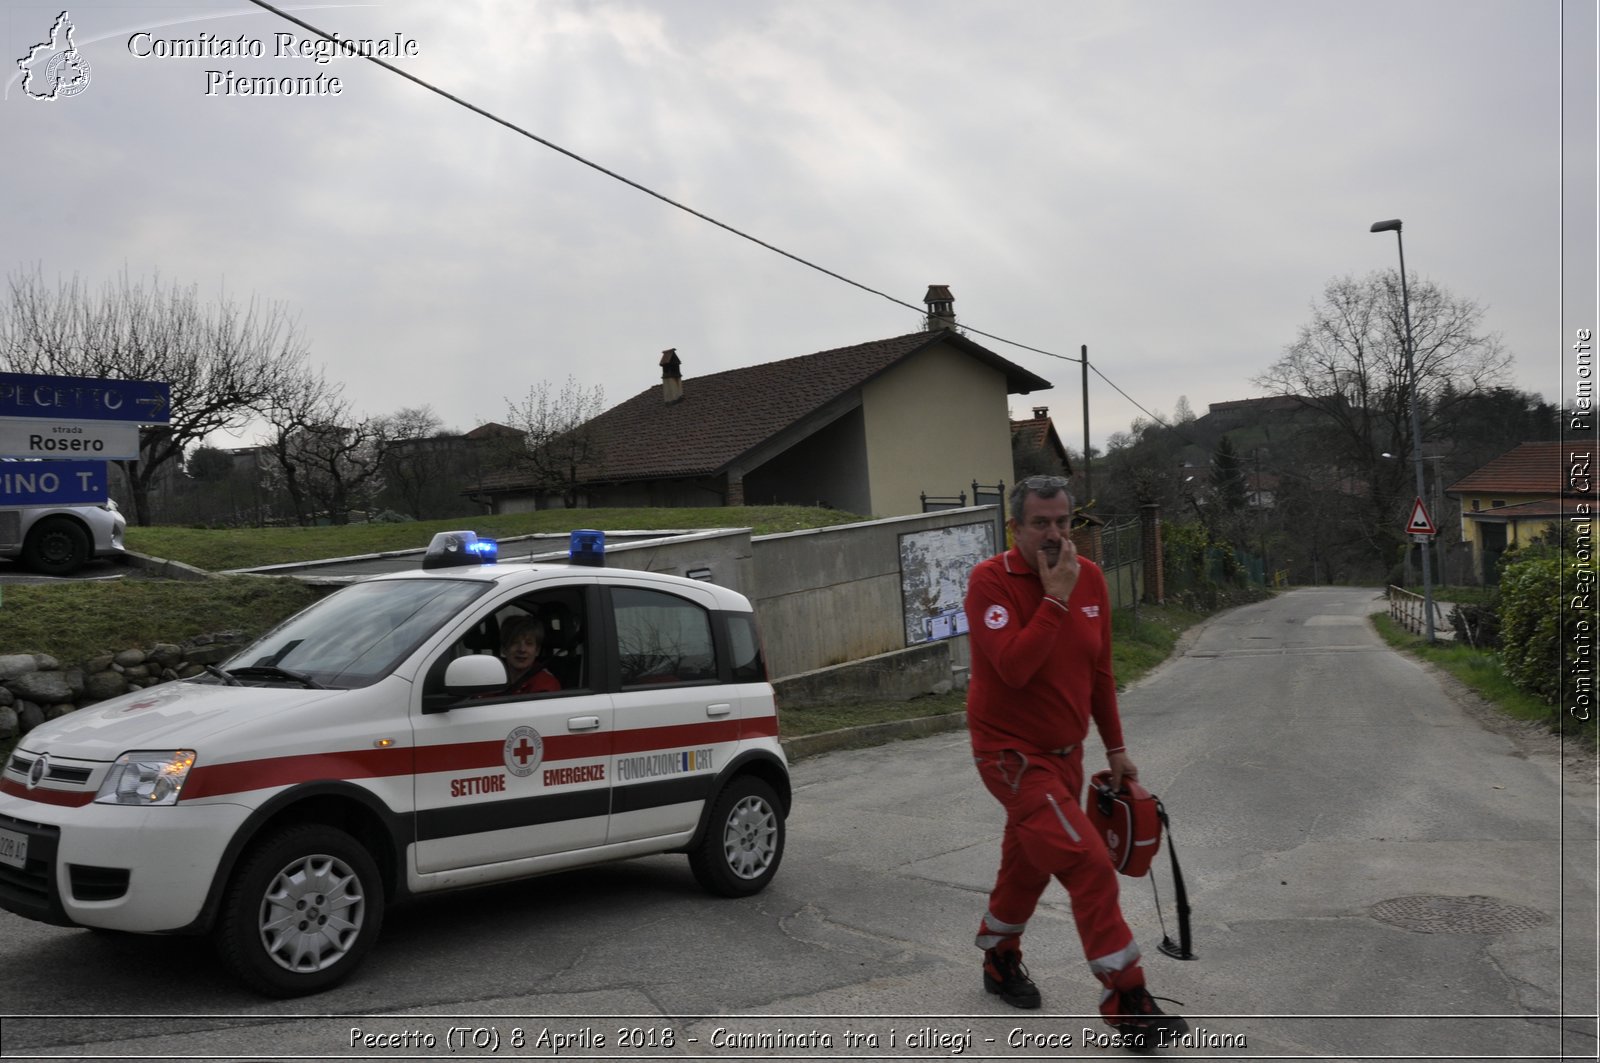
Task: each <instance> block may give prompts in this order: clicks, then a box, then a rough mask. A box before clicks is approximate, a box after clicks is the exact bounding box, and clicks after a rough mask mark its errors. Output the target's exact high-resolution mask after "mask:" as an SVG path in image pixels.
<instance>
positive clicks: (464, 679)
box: [444, 653, 508, 698]
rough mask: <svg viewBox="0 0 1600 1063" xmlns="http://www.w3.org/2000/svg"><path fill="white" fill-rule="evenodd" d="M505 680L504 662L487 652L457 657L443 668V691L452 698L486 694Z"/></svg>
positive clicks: (501, 685) (498, 687) (499, 686)
mask: <svg viewBox="0 0 1600 1063" xmlns="http://www.w3.org/2000/svg"><path fill="white" fill-rule="evenodd" d="M507 681H508V680H507V677H506V666H505V662H504V661H502V660H500V658H498V657H494V656H491V655H489V654H487V653H475V654H473V655H472V656H470V657H457V658H456V659H455V660H453V661H451V662H450V665H449V667H447V668H446V669H445V670H444V692H445V693H446V694H448V695H450V696H451V697H453V698H470V697H473V696H474V695H477V694H487V693H490V692H491V691H495V690H499V689H500V688H501V687H504V686H505V685H506V683H507Z"/></svg>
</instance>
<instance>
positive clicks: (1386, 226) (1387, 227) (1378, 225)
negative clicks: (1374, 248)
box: [1367, 218, 1400, 233]
mask: <svg viewBox="0 0 1600 1063" xmlns="http://www.w3.org/2000/svg"><path fill="white" fill-rule="evenodd" d="M1367 231H1368V232H1374V233H1397V232H1399V231H1400V219H1399V218H1390V219H1389V220H1388V221H1375V222H1373V223H1372V228H1371V229H1369V230H1367Z"/></svg>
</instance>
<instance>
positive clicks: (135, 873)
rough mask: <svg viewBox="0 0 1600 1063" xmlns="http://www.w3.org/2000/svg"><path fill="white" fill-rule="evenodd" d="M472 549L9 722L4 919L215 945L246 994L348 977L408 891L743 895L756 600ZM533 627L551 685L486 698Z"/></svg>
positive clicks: (461, 539)
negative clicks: (657, 877)
mask: <svg viewBox="0 0 1600 1063" xmlns="http://www.w3.org/2000/svg"><path fill="white" fill-rule="evenodd" d="M485 546H492V544H491V543H488V542H487V541H486V540H478V539H476V537H475V536H473V535H472V533H470V532H466V533H446V534H445V535H443V536H440V537H438V538H437V539H436V540H435V543H434V545H433V546H432V547H430V549H429V552H428V555H427V558H426V559H425V561H424V567H423V568H422V569H420V570H417V571H411V572H405V573H397V574H393V575H386V576H379V577H376V578H373V579H370V580H367V581H365V582H362V583H357V584H354V585H352V586H350V587H346V588H344V589H342V590H339V591H338V592H336V593H334V594H332V595H330V596H329V597H327V598H325V599H323V600H322V601H320V602H318V603H317V604H315V605H313V606H311V607H310V608H308V609H306V610H304V611H303V612H301V613H299V614H297V615H296V616H294V617H291V618H290V619H289V620H287V621H285V622H284V623H282V624H281V625H279V626H278V627H277V628H275V629H274V630H273V631H271V632H269V633H268V634H267V635H266V636H264V637H263V638H261V639H260V640H258V641H257V642H255V643H254V644H252V645H251V646H249V647H247V648H246V649H244V650H243V651H242V652H240V653H239V654H238V655H236V656H235V657H233V658H232V659H231V660H229V661H227V662H224V664H223V665H222V666H221V667H218V668H212V669H210V670H209V673H208V674H206V675H203V676H197V677H195V678H192V679H187V680H183V681H179V682H172V683H166V684H163V685H161V686H156V687H151V688H148V689H145V690H141V691H137V692H134V693H131V694H127V695H124V696H122V697H120V698H116V699H113V700H111V701H107V702H103V703H100V704H97V705H93V706H90V707H88V708H85V709H80V710H79V711H77V712H74V713H70V714H68V715H67V716H64V717H61V718H59V719H56V720H53V721H50V722H48V723H46V724H43V725H42V726H39V727H37V728H35V729H34V730H32V731H29V732H28V733H27V734H26V735H24V736H23V738H22V739H21V742H20V743H19V744H18V746H17V748H16V749H15V751H14V752H13V755H12V756H11V758H10V759H9V761H8V762H7V763H6V765H5V769H4V773H3V774H0V907H3V908H5V909H6V910H8V911H11V912H14V913H16V914H18V915H22V916H26V917H28V918H30V919H35V920H39V921H42V922H46V923H54V924H58V925H64V926H82V927H91V928H99V929H107V930H118V931H133V932H140V933H195V934H198V933H208V934H211V935H212V936H213V938H214V940H215V942H216V945H217V948H218V951H219V953H220V955H221V956H222V958H223V960H224V962H225V963H226V964H227V965H228V966H229V967H230V968H231V969H232V970H233V971H234V972H236V973H237V974H238V975H239V977H240V978H241V979H242V980H243V981H244V982H245V983H246V984H248V985H250V986H252V987H253V988H255V989H256V990H258V991H261V992H263V993H267V994H271V995H275V996H294V995H299V994H304V993H311V992H316V991H318V990H321V989H325V988H327V987H329V986H331V985H333V984H335V983H337V982H338V981H340V980H341V979H343V978H345V977H346V976H347V975H349V974H350V972H351V971H352V970H353V969H354V968H355V967H356V966H357V965H358V964H359V963H360V962H361V959H362V957H363V956H364V955H365V954H366V953H367V951H368V950H369V949H370V948H371V947H372V943H373V941H374V939H376V937H377V936H378V931H379V928H380V926H381V925H382V923H383V917H384V911H385V908H386V907H387V906H388V905H389V904H391V903H393V902H395V901H397V900H400V899H403V898H405V897H407V896H410V895H415V894H421V893H428V892H433V891H437V890H448V889H455V888H457V887H463V886H472V885H477V884H480V883H488V882H498V881H503V880H507V879H516V878H523V877H527V876H532V875H539V874H545V873H548V872H552V871H559V870H562V869H566V868H572V867H578V866H581V865H586V864H593V863H597V862H601V861H607V860H615V859H620V858H624V857H631V856H638V855H642V854H648V853H662V852H682V853H686V854H688V858H689V866H690V868H691V869H692V871H693V874H694V876H695V878H696V879H697V880H698V881H699V882H700V884H701V885H702V886H704V887H705V888H706V889H708V890H710V891H711V892H713V893H717V894H721V895H725V896H742V895H746V894H752V893H755V892H757V891H759V890H761V889H762V888H764V887H765V886H766V885H767V883H769V882H770V881H772V877H773V875H774V874H775V873H776V872H777V870H778V864H779V861H780V860H781V859H782V857H783V846H784V819H785V816H786V815H787V814H788V810H789V802H790V785H789V775H788V768H787V765H786V763H785V761H784V756H783V751H782V749H781V748H780V747H779V745H778V738H777V734H778V719H777V712H776V708H775V704H774V700H773V690H772V686H771V685H770V684H769V683H768V682H767V676H766V668H765V664H764V662H763V659H762V651H761V641H760V638H759V635H758V632H757V628H756V621H755V615H754V613H753V612H752V611H751V607H750V603H749V602H748V601H747V600H746V599H745V598H744V597H743V596H741V595H739V594H736V593H734V592H733V591H730V590H727V589H726V588H722V587H718V586H715V585H712V584H709V583H703V582H699V581H696V580H691V579H685V578H681V577H677V576H669V575H661V574H655V573H649V572H636V571H630V570H626V569H615V568H606V567H593V566H592V565H590V564H581V563H575V564H572V565H560V564H515V565H511V564H507V565H494V564H479V563H478V558H477V557H476V551H479V550H481V549H483V548H484V547H485ZM574 560H575V561H581V560H582V555H581V554H575V556H574ZM527 616H532V617H537V618H538V619H539V621H540V622H541V623H542V626H543V629H544V632H545V639H544V646H543V652H542V655H541V659H540V662H539V663H540V665H542V667H543V668H545V669H546V670H547V671H548V672H549V673H550V674H551V675H552V676H553V677H554V680H555V681H554V682H550V681H549V680H548V679H545V680H543V681H542V682H541V683H540V684H539V685H541V686H547V687H554V686H557V685H559V689H553V690H549V691H547V692H541V693H537V694H507V693H505V691H507V690H509V689H513V688H516V687H517V686H518V685H519V679H520V678H521V677H517V676H512V677H508V676H507V674H506V667H505V664H504V663H503V662H502V661H501V659H500V658H499V657H498V656H496V654H497V652H498V651H499V649H500V639H499V637H498V630H499V628H500V626H501V625H502V624H507V623H508V622H509V621H511V620H512V618H514V617H527ZM516 626H518V627H525V626H526V622H525V621H519V622H518V624H517V625H516Z"/></svg>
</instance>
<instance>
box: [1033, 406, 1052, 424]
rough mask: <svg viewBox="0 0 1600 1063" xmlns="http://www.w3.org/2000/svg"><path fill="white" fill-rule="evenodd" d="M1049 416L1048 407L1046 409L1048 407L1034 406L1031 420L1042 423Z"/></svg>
mask: <svg viewBox="0 0 1600 1063" xmlns="http://www.w3.org/2000/svg"><path fill="white" fill-rule="evenodd" d="M1049 416H1050V407H1048V406H1035V407H1034V408H1033V419H1034V420H1035V421H1042V420H1044V419H1045V418H1046V417H1049Z"/></svg>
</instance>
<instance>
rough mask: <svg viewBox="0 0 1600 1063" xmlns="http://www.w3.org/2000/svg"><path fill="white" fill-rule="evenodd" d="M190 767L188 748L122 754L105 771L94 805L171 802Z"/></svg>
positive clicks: (191, 761) (191, 762)
mask: <svg viewBox="0 0 1600 1063" xmlns="http://www.w3.org/2000/svg"><path fill="white" fill-rule="evenodd" d="M192 767H194V750H192V749H158V750H140V751H138V752H134V753H124V754H122V756H120V757H118V758H117V762H116V763H115V764H113V765H111V770H110V771H109V772H107V773H106V780H105V782H103V783H101V784H100V792H99V793H97V794H95V796H94V800H95V804H97V805H144V806H147V807H148V806H150V805H175V804H177V803H178V795H179V794H180V793H181V792H182V791H183V783H184V780H185V779H187V778H188V777H189V769H190V768H192Z"/></svg>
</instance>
